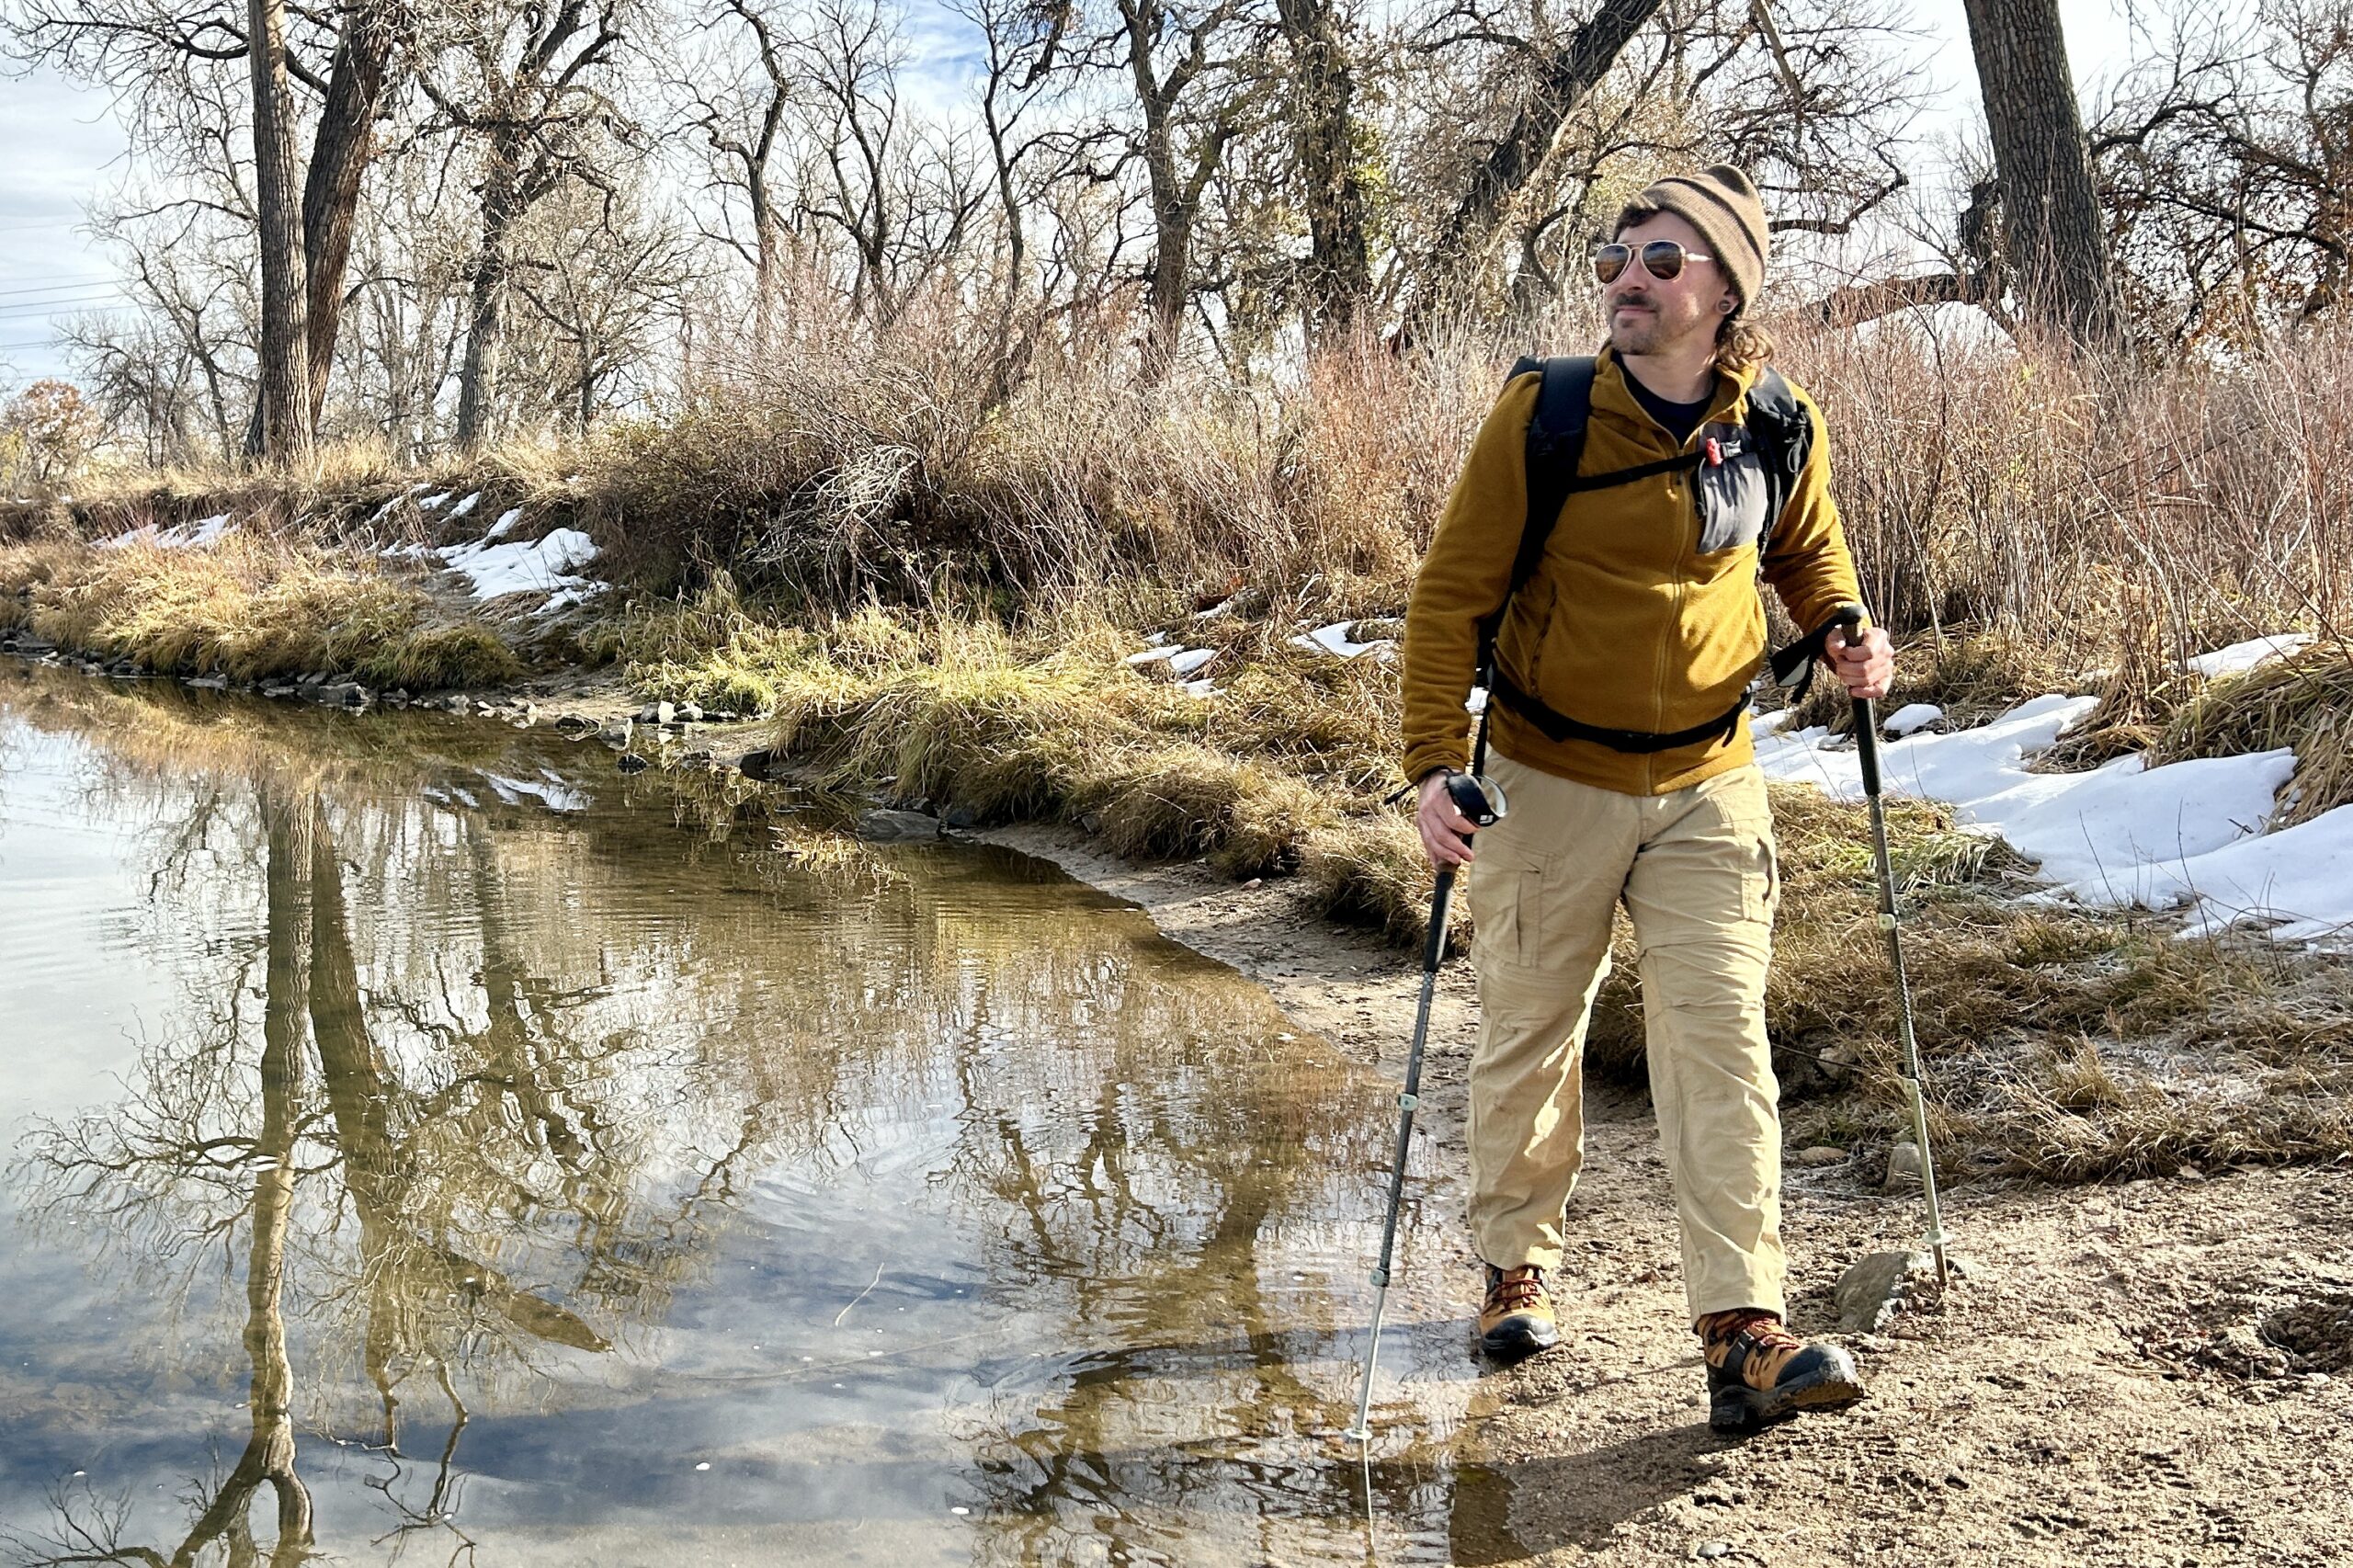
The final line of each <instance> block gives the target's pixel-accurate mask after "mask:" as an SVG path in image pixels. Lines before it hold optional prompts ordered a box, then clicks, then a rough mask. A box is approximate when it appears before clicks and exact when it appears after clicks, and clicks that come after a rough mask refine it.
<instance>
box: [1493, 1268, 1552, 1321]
mask: <svg viewBox="0 0 2353 1568" xmlns="http://www.w3.org/2000/svg"><path fill="white" fill-rule="evenodd" d="M1543 1301H1544V1271H1543V1270H1542V1269H1540V1268H1539V1267H1536V1266H1535V1265H1534V1264H1530V1265H1529V1266H1528V1267H1525V1268H1515V1269H1512V1270H1510V1271H1509V1272H1506V1271H1505V1270H1503V1269H1500V1268H1496V1267H1489V1268H1488V1270H1487V1310H1488V1311H1489V1312H1520V1311H1522V1310H1524V1309H1526V1308H1529V1307H1535V1306H1541V1305H1542V1304H1543Z"/></svg>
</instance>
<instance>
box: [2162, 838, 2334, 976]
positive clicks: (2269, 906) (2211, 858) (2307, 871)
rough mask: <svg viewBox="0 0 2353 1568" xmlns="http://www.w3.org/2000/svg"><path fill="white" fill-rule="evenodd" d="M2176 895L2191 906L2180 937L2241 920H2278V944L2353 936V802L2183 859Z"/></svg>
mask: <svg viewBox="0 0 2353 1568" xmlns="http://www.w3.org/2000/svg"><path fill="white" fill-rule="evenodd" d="M2175 869H2176V870H2177V872H2178V873H2179V884H2178V892H2179V894H2180V896H2181V897H2182V898H2183V899H2185V900H2188V901H2189V902H2190V903H2192V904H2193V905H2194V910H2193V913H2192V916H2191V920H2190V924H2189V927H2188V929H2187V930H2186V931H2184V932H2183V933H2182V935H2184V936H2203V935H2206V934H2208V933H2210V932H2215V931H2221V930H2222V929H2224V928H2226V927H2228V926H2231V925H2233V924H2234V923H2236V922H2238V921H2240V920H2245V919H2256V920H2279V921H2282V922H2284V924H2281V925H2278V926H2273V927H2272V928H2271V933H2270V934H2271V935H2272V936H2273V937H2277V938H2279V939H2280V940H2282V941H2290V942H2299V941H2302V942H2315V943H2323V944H2326V945H2331V946H2335V945H2339V944H2341V943H2342V942H2343V941H2344V939H2345V938H2346V937H2347V935H2348V934H2349V933H2353V806H2339V807H2337V808H2336V810H2335V811H2331V812H2322V813H2321V814H2320V815H2319V816H2316V817H2314V818H2313V819H2312V821H2310V822H2302V823H2298V824H2296V825H2295V826H2293V827H2283V828H2281V829H2280V830H2279V832H2277V833H2271V834H2266V835H2263V836H2262V837H2261V838H2249V839H2244V840H2241V841H2240V842H2239V843H2236V844H2233V845H2230V846H2226V847H2224V848H2222V849H2218V850H2215V851H2214V852H2213V853H2211V854H2209V855H2200V856H2198V857H2196V858H2193V859H2189V860H2185V861H2183V862H2182V863H2181V865H2180V866H2178V867H2177V868H2175Z"/></svg>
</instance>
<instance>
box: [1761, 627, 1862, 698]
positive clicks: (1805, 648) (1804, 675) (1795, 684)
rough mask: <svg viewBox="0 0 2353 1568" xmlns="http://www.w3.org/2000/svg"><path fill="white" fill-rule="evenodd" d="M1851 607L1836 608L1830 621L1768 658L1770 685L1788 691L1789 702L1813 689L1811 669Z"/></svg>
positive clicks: (1826, 648)
mask: <svg viewBox="0 0 2353 1568" xmlns="http://www.w3.org/2000/svg"><path fill="white" fill-rule="evenodd" d="M1852 608H1855V607H1853V606H1851V605H1840V606H1839V607H1838V608H1836V609H1835V610H1833V611H1832V612H1831V613H1830V619H1827V620H1824V622H1823V623H1822V624H1821V625H1819V626H1817V627H1815V628H1814V629H1813V631H1809V632H1807V633H1806V634H1805V635H1804V636H1802V637H1801V638H1799V639H1798V640H1797V641H1796V642H1792V643H1790V645H1789V646H1787V647H1785V648H1781V649H1779V650H1777V651H1776V652H1775V653H1774V654H1773V657H1772V660H1771V663H1772V666H1773V684H1774V685H1775V686H1778V687H1782V688H1783V689H1784V690H1786V691H1788V692H1789V694H1790V700H1792V701H1795V700H1796V699H1799V698H1802V697H1803V696H1804V695H1805V694H1806V692H1807V691H1808V690H1809V689H1811V688H1812V687H1813V666H1814V664H1815V663H1816V661H1818V660H1820V659H1821V658H1822V656H1823V655H1824V653H1826V652H1827V651H1828V649H1829V646H1830V634H1831V633H1832V632H1833V631H1836V630H1837V629H1838V628H1840V627H1842V626H1844V625H1847V621H1848V616H1847V612H1848V611H1849V610H1850V609H1852Z"/></svg>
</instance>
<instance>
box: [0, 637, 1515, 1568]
mask: <svg viewBox="0 0 2353 1568" xmlns="http://www.w3.org/2000/svg"><path fill="white" fill-rule="evenodd" d="M750 792H751V791H750V789H749V787H748V786H745V785H743V784H742V783H740V781H729V780H725V779H722V778H716V777H699V778H691V779H686V780H682V779H681V778H678V777H676V776H669V775H662V774H644V775H640V776H638V777H637V778H623V777H622V776H621V775H620V774H619V773H618V772H617V771H616V770H615V768H614V766H613V758H612V756H611V754H610V753H609V752H608V751H606V750H604V749H603V748H602V747H600V746H598V745H597V744H595V743H594V742H593V741H592V742H589V743H585V744H570V743H566V742H564V741H562V740H560V739H557V738H556V737H554V736H552V735H550V734H548V733H544V732H517V731H510V730H506V729H504V728H501V727H498V726H495V725H492V724H489V723H485V722H465V721H460V720H457V719H453V718H449V717H447V716H441V715H422V714H413V715H412V714H382V713H380V714H369V715H365V716H355V715H347V714H340V713H334V714H330V713H325V712H320V711H313V710H290V709H289V708H288V707H286V706H284V705H266V704H260V703H256V702H252V701H243V700H239V699H234V698H229V697H223V696H213V695H210V694H205V693H188V692H184V691H182V690H179V689H178V688H176V687H163V686H156V685H137V686H109V685H106V684H102V683H98V682H94V681H91V680H88V679H86V678H84V677H81V676H72V675H67V674H63V673H60V672H54V671H48V670H41V669H36V668H32V667H29V666H26V665H20V664H17V662H15V661H12V660H0V1302H5V1309H0V1556H6V1557H12V1558H14V1559H17V1560H23V1561H31V1562H40V1561H57V1560H64V1559H68V1558H71V1559H73V1560H75V1561H84V1562H86V1561H92V1560H96V1559H97V1557H98V1556H99V1555H100V1554H103V1553H107V1552H119V1553H121V1554H123V1555H122V1557H121V1559H120V1560H122V1561H179V1562H274V1563H291V1562H298V1561H308V1560H310V1558H311V1557H312V1556H313V1555H316V1556H319V1557H324V1558H331V1559H333V1560H335V1561H340V1562H353V1563H360V1564H376V1563H389V1562H395V1561H401V1562H412V1561H413V1562H421V1563H422V1562H429V1563H437V1564H438V1563H444V1562H452V1563H468V1562H471V1563H479V1564H482V1565H483V1568H491V1565H496V1564H507V1563H529V1564H537V1563H565V1564H641V1563H642V1564H663V1565H669V1564H682V1563H706V1562H708V1563H745V1564H753V1563H758V1564H769V1563H813V1564H823V1563H875V1564H886V1563H887V1564H894V1565H895V1564H928V1563H957V1564H965V1563H974V1564H998V1563H1008V1564H1009V1563H1031V1562H1035V1563H1183V1564H1191V1563H1210V1564H1217V1563H1229V1562H1230V1563H1261V1562H1279V1563H1300V1562H1354V1563H1362V1562H1373V1561H1378V1562H1440V1561H1447V1560H1449V1559H1452V1560H1456V1561H1462V1562H1502V1561H1509V1560H1511V1559H1512V1558H1513V1557H1515V1556H1517V1555H1518V1552H1517V1551H1516V1550H1514V1549H1513V1547H1512V1545H1511V1543H1510V1540H1509V1538H1508V1533H1507V1531H1506V1530H1505V1528H1503V1525H1502V1522H1501V1521H1502V1519H1503V1516H1504V1514H1505V1511H1506V1503H1507V1499H1506V1498H1505V1497H1504V1496H1503V1495H1501V1488H1500V1485H1499V1483H1498V1482H1497V1481H1496V1480H1495V1477H1493V1476H1492V1475H1490V1474H1488V1473H1487V1472H1484V1471H1481V1470H1479V1469H1478V1468H1477V1467H1476V1466H1474V1465H1470V1464H1466V1463H1461V1462H1459V1457H1460V1452H1461V1446H1462V1445H1461V1437H1460V1432H1461V1423H1462V1419H1463V1415H1464V1412H1465V1410H1466V1409H1467V1408H1468V1406H1469V1403H1470V1401H1471V1397H1472V1380H1473V1376H1474V1368H1473V1367H1472V1363H1471V1361H1470V1360H1469V1358H1468V1357H1467V1355H1466V1353H1465V1346H1466V1336H1465V1329H1464V1324H1463V1322H1462V1317H1461V1307H1460V1305H1459V1301H1460V1300H1461V1296H1462V1294H1463V1292H1464V1291H1465V1290H1468V1289H1469V1287H1470V1280H1469V1277H1468V1274H1467V1272H1466V1271H1463V1270H1461V1269H1458V1268H1455V1267H1453V1266H1452V1265H1451V1264H1450V1263H1449V1262H1448V1260H1447V1254H1448V1253H1449V1251H1450V1249H1449V1247H1448V1246H1447V1245H1446V1241H1447V1239H1448V1236H1449V1225H1450V1224H1451V1223H1452V1213H1453V1210H1454V1207H1455V1203H1456V1198H1455V1194H1454V1191H1453V1190H1452V1189H1451V1188H1450V1187H1449V1186H1448V1185H1447V1184H1446V1181H1445V1176H1444V1173H1443V1172H1442V1171H1441V1170H1438V1169H1437V1168H1435V1166H1436V1164H1437V1163H1436V1162H1432V1163H1431V1164H1432V1167H1433V1168H1430V1169H1425V1170H1421V1171H1419V1172H1417V1177H1416V1182H1415V1194H1416V1196H1417V1199H1418V1206H1417V1207H1416V1209H1415V1211H1414V1212H1413V1213H1412V1214H1411V1215H1409V1217H1408V1221H1409V1227H1408V1231H1407V1233H1406V1236H1405V1238H1404V1257H1405V1262H1404V1275H1403V1278H1402V1282H1401V1287H1400V1289H1399V1290H1395V1291H1392V1325H1393V1326H1392V1334H1391V1336H1390V1337H1389V1338H1388V1339H1387V1340H1386V1342H1385V1344H1384V1353H1383V1363H1384V1371H1383V1376H1382V1379H1381V1384H1380V1390H1381V1400H1382V1403H1381V1409H1380V1415H1381V1417H1382V1418H1384V1419H1385V1421H1386V1426H1385V1428H1384V1431H1383V1435H1382V1437H1381V1441H1380V1442H1379V1443H1378V1444H1377V1445H1376V1452H1375V1456H1374V1460H1373V1462H1372V1463H1371V1464H1370V1466H1369V1467H1362V1468H1360V1467H1359V1465H1358V1462H1357V1460H1356V1457H1355V1455H1354V1453H1353V1451H1352V1450H1351V1449H1348V1448H1347V1447H1346V1446H1345V1445H1342V1444H1340V1443H1339V1442H1337V1441H1336V1437H1335V1436H1334V1434H1336V1432H1337V1430H1338V1429H1339V1428H1341V1427H1343V1426H1346V1425H1347V1423H1348V1420H1349V1418H1350V1416H1351V1415H1352V1410H1351V1408H1350V1406H1351V1401H1352V1399H1353V1396H1354V1381H1353V1380H1354V1376H1355V1371H1356V1367H1357V1358H1358V1356H1359V1355H1360V1353H1361V1351H1362V1348H1363V1330H1364V1323H1365V1315H1366V1312H1368V1310H1369V1307H1370V1288H1369V1287H1368V1286H1367V1285H1366V1283H1365V1271H1366V1268H1367V1267H1368V1265H1369V1262H1370V1255H1371V1253H1372V1251H1373V1248H1374V1245H1375V1243H1376V1241H1377V1234H1376V1227H1377V1222H1378V1212H1379V1206H1380V1203H1381V1195H1382V1186H1383V1179H1384V1168H1385V1165H1386V1161H1387V1158H1388V1153H1389V1140H1390V1138H1391V1136H1392V1126H1393V1120H1392V1119H1393V1116H1394V1109H1393V1103H1392V1096H1393V1085H1388V1084H1385V1083H1383V1082H1381V1080H1379V1079H1378V1078H1377V1077H1375V1076H1373V1075H1372V1074H1369V1073H1367V1072H1364V1071H1362V1070H1360V1069H1359V1068H1358V1067H1356V1066H1354V1065H1352V1064H1351V1063H1349V1062H1347V1061H1345V1060H1343V1059H1342V1058H1341V1057H1340V1056H1339V1055H1338V1053H1337V1052H1336V1051H1333V1050H1332V1049H1331V1048H1329V1047H1328V1046H1326V1045H1325V1044H1324V1043H1323V1042H1322V1041H1320V1040H1315V1039H1313V1038H1311V1037H1305V1036H1300V1037H1297V1038H1294V1034H1295V1031H1294V1030H1293V1029H1292V1028H1290V1026H1289V1025H1288V1024H1287V1023H1286V1021H1285V1020H1284V1018H1283V1017H1282V1016H1281V1015H1280V1014H1279V1012H1277V1011H1276V1009H1275V1008H1274V1007H1273V1006H1272V1005H1271V1004H1270V1002H1269V1001H1268V1000H1267V997H1266V995H1265V994H1264V993H1263V992H1261V991H1260V990H1258V989H1257V988H1256V987H1255V986H1253V985H1251V984H1250V983H1246V982H1245V981H1244V980H1242V979H1241V978H1240V977H1239V976H1237V975H1235V974H1233V972H1232V971H1228V970H1226V969H1224V968H1222V967H1221V966H1219V965H1216V964H1213V963H1211V962H1209V961H1208V960H1203V959H1201V958H1199V957H1198V956H1196V955H1194V954H1192V953H1190V952H1189V951H1188V950H1187V949H1182V948H1179V947H1176V946H1175V945H1174V944H1171V943H1169V942H1167V941H1165V940H1164V939H1162V938H1161V937H1158V936H1157V935H1156V934H1155V933H1154V930H1153V928H1152V926H1151V924H1150V922H1149V921H1148V920H1147V919H1146V918H1145V917H1144V916H1143V915H1142V914H1141V913H1139V912H1137V911H1135V910H1133V909H1131V908H1130V907H1128V906H1125V905H1123V904H1120V903H1117V902H1115V901H1113V900H1110V899H1108V898H1106V897H1104V896H1102V895H1100V894H1098V893H1096V892H1092V891H1091V890H1089V889H1087V888H1086V887H1084V886H1082V885H1079V884H1077V883H1074V882H1073V881H1070V880H1069V879H1067V878H1065V877H1064V876H1063V875H1062V874H1061V873H1060V872H1059V871H1057V870H1055V869H1051V868H1050V867H1047V866H1044V865H1041V864H1040V863H1038V862H1036V861H1032V860H1029V859H1026V858H1021V857H1018V856H1015V855H1012V854H1010V853H1007V852H1004V851H1001V850H995V849H992V848H987V847H982V846H969V845H954V844H941V845H923V846H867V845H861V844H858V843H855V842H852V841H850V840H848V839H847V838H845V837H842V836H840V835H837V834H835V833H833V832H831V831H829V830H828V829H827V828H826V826H825V825H824V818H823V813H822V812H820V811H818V810H815V809H812V810H810V811H806V812H783V813H781V814H779V813H774V812H770V811H768V810H767V808H766V807H764V806H745V805H742V804H741V803H740V800H741V798H742V797H744V796H745V795H747V794H749V793H750ZM1454 1274H1461V1275H1462V1276H1463V1278H1459V1279H1457V1278H1450V1276H1451V1275H1454ZM1368 1496H1369V1497H1370V1503H1371V1505H1372V1506H1371V1510H1370V1517H1368V1511H1367V1507H1366V1504H1367V1499H1368ZM306 1542H307V1543H309V1544H307V1545H306V1544H305V1543H306ZM145 1551H153V1552H154V1553H158V1554H160V1556H159V1557H157V1558H148V1557H145V1556H144V1555H142V1553H143V1552H145Z"/></svg>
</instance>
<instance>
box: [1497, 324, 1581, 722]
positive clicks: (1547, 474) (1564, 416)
mask: <svg viewBox="0 0 2353 1568" xmlns="http://www.w3.org/2000/svg"><path fill="white" fill-rule="evenodd" d="M1534 373H1541V374H1542V376H1543V378H1544V382H1543V385H1541V386H1540V387H1539V388H1538V389H1537V392H1536V408H1535V411H1534V412H1533V413H1532V414H1530V415H1529V419H1528V443H1527V451H1526V457H1525V458H1524V459H1523V462H1524V464H1525V470H1526V473H1527V483H1528V516H1527V517H1526V518H1524V519H1523V520H1522V522H1521V524H1520V529H1519V549H1518V551H1514V552H1513V555H1512V562H1511V579H1510V581H1509V583H1508V584H1506V586H1505V588H1504V597H1503V601H1502V602H1501V603H1500V604H1498V605H1496V606H1495V608H1494V609H1493V610H1492V611H1490V612H1489V613H1488V614H1487V615H1485V616H1483V617H1482V618H1481V619H1480V621H1479V669H1480V671H1481V672H1482V677H1483V679H1486V680H1489V681H1492V677H1493V675H1494V670H1495V635H1496V633H1497V632H1498V631H1501V630H1502V627H1503V622H1504V613H1505V612H1506V610H1508V609H1509V608H1511V601H1512V598H1513V597H1514V596H1515V595H1517V594H1518V592H1519V590H1520V589H1522V588H1524V587H1526V586H1527V585H1528V580H1529V578H1530V577H1533V576H1534V575H1536V566H1537V563H1538V562H1540V561H1542V560H1543V559H1544V545H1545V542H1546V541H1547V540H1550V539H1551V538H1552V525H1553V524H1554V523H1556V522H1558V521H1559V520H1560V517H1561V507H1562V506H1563V505H1565V504H1566V503H1567V501H1568V498H1569V492H1570V489H1571V487H1572V485H1573V483H1574V480H1575V478H1576V472H1577V463H1578V462H1579V460H1582V459H1583V458H1584V456H1585V427H1586V420H1587V419H1588V417H1589V416H1590V415H1591V414H1592V412H1593V373H1594V360H1593V358H1592V357H1591V356H1590V355H1581V354H1580V355H1566V356H1555V357H1553V358H1537V357H1536V356H1534V355H1523V356H1521V357H1520V358H1518V360H1516V361H1515V362H1514V363H1513V365H1512V368H1511V374H1510V375H1509V376H1508V377H1506V378H1505V380H1506V384H1508V383H1509V382H1511V381H1518V379H1519V378H1520V377H1522V376H1525V375H1529V374H1534Z"/></svg>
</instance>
